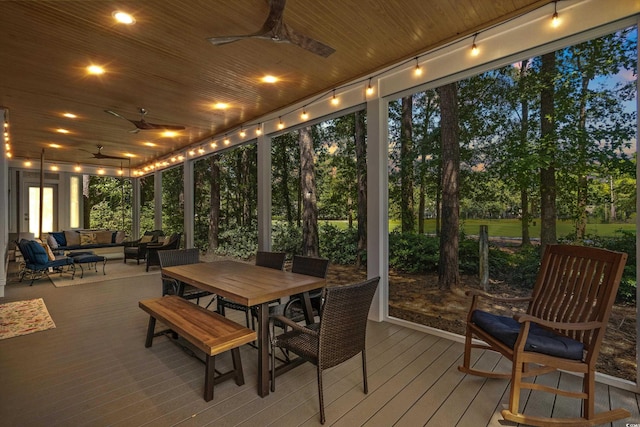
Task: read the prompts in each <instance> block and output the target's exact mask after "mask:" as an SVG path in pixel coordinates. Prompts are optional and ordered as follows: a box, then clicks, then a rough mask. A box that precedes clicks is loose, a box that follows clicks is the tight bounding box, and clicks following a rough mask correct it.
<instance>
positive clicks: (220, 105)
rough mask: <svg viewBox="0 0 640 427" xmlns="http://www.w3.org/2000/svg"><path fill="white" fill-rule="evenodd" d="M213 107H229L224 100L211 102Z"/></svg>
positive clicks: (221, 108)
mask: <svg viewBox="0 0 640 427" xmlns="http://www.w3.org/2000/svg"><path fill="white" fill-rule="evenodd" d="M213 108H215V109H216V110H224V109H226V108H229V104H227V103H225V102H216V103H215V104H213Z"/></svg>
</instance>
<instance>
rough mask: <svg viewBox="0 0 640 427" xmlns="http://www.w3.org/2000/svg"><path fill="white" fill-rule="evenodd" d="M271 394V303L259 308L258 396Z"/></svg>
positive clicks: (261, 305)
mask: <svg viewBox="0 0 640 427" xmlns="http://www.w3.org/2000/svg"><path fill="white" fill-rule="evenodd" d="M268 394H269V303H268V302H266V303H263V304H260V305H259V306H258V395H259V396H260V397H265V396H267V395H268Z"/></svg>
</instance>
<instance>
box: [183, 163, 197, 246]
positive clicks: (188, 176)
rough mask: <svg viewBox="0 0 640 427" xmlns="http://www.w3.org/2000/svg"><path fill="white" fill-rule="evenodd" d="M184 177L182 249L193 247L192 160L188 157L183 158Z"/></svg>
mask: <svg viewBox="0 0 640 427" xmlns="http://www.w3.org/2000/svg"><path fill="white" fill-rule="evenodd" d="M182 171H183V176H184V179H183V181H184V190H183V191H184V230H183V231H184V232H183V235H184V247H185V248H193V247H194V236H193V233H194V222H195V221H194V219H195V209H194V203H195V201H194V191H193V188H194V187H193V160H190V159H189V158H188V156H185V157H184V167H183V169H182Z"/></svg>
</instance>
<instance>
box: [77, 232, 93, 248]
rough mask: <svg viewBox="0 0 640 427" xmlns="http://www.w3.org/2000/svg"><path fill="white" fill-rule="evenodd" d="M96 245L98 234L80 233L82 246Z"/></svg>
mask: <svg viewBox="0 0 640 427" xmlns="http://www.w3.org/2000/svg"><path fill="white" fill-rule="evenodd" d="M95 243H96V233H86V232H82V231H81V232H80V246H84V245H93V244H95Z"/></svg>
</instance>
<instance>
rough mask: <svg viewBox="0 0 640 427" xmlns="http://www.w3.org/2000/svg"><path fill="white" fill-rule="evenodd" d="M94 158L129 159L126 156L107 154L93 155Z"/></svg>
mask: <svg viewBox="0 0 640 427" xmlns="http://www.w3.org/2000/svg"><path fill="white" fill-rule="evenodd" d="M95 157H96V159H113V160H129V158H128V157H118V156H110V155H108V154H100V156H97V155H96V156H95Z"/></svg>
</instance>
